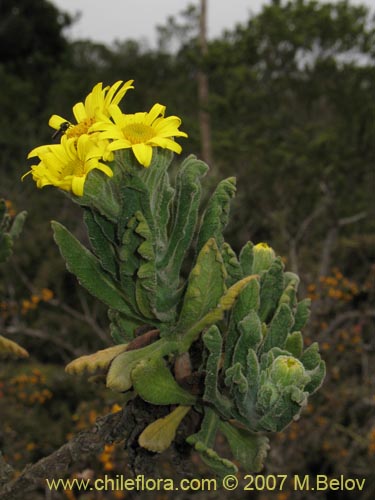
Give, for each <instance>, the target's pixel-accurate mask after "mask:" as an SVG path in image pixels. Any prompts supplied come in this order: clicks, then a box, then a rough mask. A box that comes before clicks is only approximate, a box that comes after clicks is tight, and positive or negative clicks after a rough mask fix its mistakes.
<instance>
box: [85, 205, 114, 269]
mask: <svg viewBox="0 0 375 500" xmlns="http://www.w3.org/2000/svg"><path fill="white" fill-rule="evenodd" d="M84 221H85V224H86V227H87V233H88V236H89V240H90V243H91V247H92V249H93V251H94V253H95V255H96V256H97V257H98V259H99V261H100V264H101V266H102V267H103V269H104V270H105V271H108V272H109V273H110V274H111V275H112V276H113V277H114V278H115V279H116V274H117V263H116V258H115V250H114V245H113V243H114V237H115V234H114V227H113V224H112V223H111V222H110V221H108V220H107V219H105V218H104V217H102V216H101V215H99V214H95V213H94V212H93V211H92V210H89V209H85V211H84ZM110 233H112V240H110V239H109V238H108V235H109V234H110Z"/></svg>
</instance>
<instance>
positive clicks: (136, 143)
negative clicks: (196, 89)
mask: <svg viewBox="0 0 375 500" xmlns="http://www.w3.org/2000/svg"><path fill="white" fill-rule="evenodd" d="M164 113H165V106H163V105H161V104H155V105H154V106H153V107H152V108H151V110H150V111H149V112H148V113H147V112H141V113H135V114H123V113H122V112H121V110H120V108H119V107H118V106H114V105H112V106H110V115H111V118H112V119H113V121H114V123H110V122H107V121H106V122H100V123H97V124H95V125H94V126H93V127H91V129H90V130H91V131H98V130H101V131H102V133H101V134H100V138H101V139H112V141H113V142H111V143H110V144H109V146H108V149H109V150H110V151H117V150H119V149H127V148H131V149H132V150H133V153H134V155H135V157H136V158H137V160H138V161H139V163H140V164H141V165H143V166H144V167H149V166H150V163H151V159H152V147H153V146H159V147H161V148H166V149H170V150H171V151H174V152H175V153H181V150H182V148H181V146H180V145H179V144H177V143H176V142H175V141H174V140H173V137H187V134H186V133H185V132H182V131H180V130H178V127H179V126H180V125H181V120H180V118H178V117H177V116H169V117H168V118H164Z"/></svg>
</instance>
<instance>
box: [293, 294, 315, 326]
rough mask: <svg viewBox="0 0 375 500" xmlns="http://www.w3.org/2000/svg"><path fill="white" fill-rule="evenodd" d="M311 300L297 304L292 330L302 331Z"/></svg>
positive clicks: (307, 316) (307, 299) (307, 317)
mask: <svg viewBox="0 0 375 500" xmlns="http://www.w3.org/2000/svg"><path fill="white" fill-rule="evenodd" d="M310 306H311V299H309V298H306V299H303V300H301V302H298V304H297V310H296V313H295V316H294V329H295V330H302V328H303V327H304V326H305V325H306V323H307V320H308V319H309V316H310Z"/></svg>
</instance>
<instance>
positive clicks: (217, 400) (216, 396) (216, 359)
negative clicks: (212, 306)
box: [203, 325, 232, 418]
mask: <svg viewBox="0 0 375 500" xmlns="http://www.w3.org/2000/svg"><path fill="white" fill-rule="evenodd" d="M203 342H204V345H205V346H206V348H207V349H208V351H209V356H208V359H207V363H206V377H205V381H204V394H203V399H204V401H206V402H208V403H211V404H213V405H214V406H215V407H216V408H217V409H218V411H219V413H220V414H221V415H223V416H224V417H225V418H230V417H231V406H232V404H231V402H230V400H229V399H227V398H226V397H225V396H223V395H222V394H220V392H219V389H218V374H219V369H220V362H221V351H222V338H221V334H220V331H219V329H218V327H217V326H216V325H212V326H211V327H210V328H209V329H208V330H207V332H206V333H205V334H204V335H203Z"/></svg>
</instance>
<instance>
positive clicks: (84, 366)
mask: <svg viewBox="0 0 375 500" xmlns="http://www.w3.org/2000/svg"><path fill="white" fill-rule="evenodd" d="M126 349H127V344H121V345H115V346H112V347H107V348H106V349H102V350H100V351H97V352H94V353H93V354H88V355H86V356H81V357H79V358H77V359H74V360H73V361H71V362H70V363H69V364H68V365H66V367H65V371H66V372H67V373H70V374H71V375H73V374H74V375H80V374H81V373H84V372H86V373H95V372H96V371H98V370H106V369H107V368H108V366H109V365H110V363H111V362H112V360H113V359H114V358H115V357H116V356H118V355H119V354H121V353H122V352H124V351H126Z"/></svg>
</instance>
